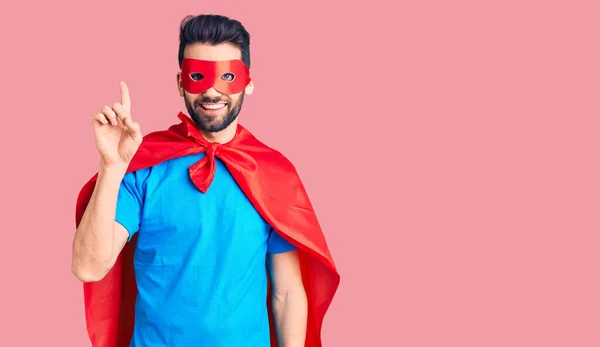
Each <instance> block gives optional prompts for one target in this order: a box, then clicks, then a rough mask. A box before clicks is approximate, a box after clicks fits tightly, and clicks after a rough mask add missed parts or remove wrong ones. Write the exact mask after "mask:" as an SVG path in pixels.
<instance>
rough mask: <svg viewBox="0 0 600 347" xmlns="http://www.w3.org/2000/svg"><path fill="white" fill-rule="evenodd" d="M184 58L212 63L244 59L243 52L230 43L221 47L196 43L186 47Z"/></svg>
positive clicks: (220, 45)
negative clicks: (210, 61)
mask: <svg viewBox="0 0 600 347" xmlns="http://www.w3.org/2000/svg"><path fill="white" fill-rule="evenodd" d="M183 57H184V58H193V59H200V60H212V61H219V60H235V59H242V51H241V50H240V49H239V48H238V47H236V46H234V45H232V44H230V43H222V44H219V45H208V44H204V43H194V44H189V45H187V46H186V47H185V49H184V50H183Z"/></svg>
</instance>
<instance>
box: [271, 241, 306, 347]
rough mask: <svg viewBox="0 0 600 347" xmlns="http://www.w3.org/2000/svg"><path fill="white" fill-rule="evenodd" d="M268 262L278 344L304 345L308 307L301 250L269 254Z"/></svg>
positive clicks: (284, 345) (285, 345)
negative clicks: (300, 258)
mask: <svg viewBox="0 0 600 347" xmlns="http://www.w3.org/2000/svg"><path fill="white" fill-rule="evenodd" d="M267 264H268V267H269V273H270V277H271V287H272V296H271V301H272V304H273V317H274V320H275V331H276V336H277V344H278V345H279V346H280V347H303V346H304V344H305V339H306V324H307V315H308V307H307V298H306V292H305V291H304V284H303V283H302V274H301V271H300V261H299V259H298V251H297V250H293V251H289V252H284V253H276V254H269V256H268V258H267Z"/></svg>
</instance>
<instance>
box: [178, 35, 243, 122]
mask: <svg viewBox="0 0 600 347" xmlns="http://www.w3.org/2000/svg"><path fill="white" fill-rule="evenodd" d="M183 57H184V58H192V59H197V60H204V61H209V62H208V63H204V65H202V64H203V63H201V62H194V63H192V65H191V66H190V68H191V69H192V70H199V69H200V70H201V69H203V68H210V67H211V66H212V67H213V68H212V69H213V70H215V67H216V70H215V71H216V72H217V73H219V71H221V70H223V68H225V69H226V67H225V66H224V65H223V63H219V62H224V61H231V60H241V58H242V52H241V50H240V49H239V48H237V47H236V46H234V45H232V44H229V43H225V44H220V45H216V46H213V45H207V44H202V43H195V44H191V45H188V46H187V47H186V48H185V50H184V53H183ZM213 61H214V62H217V63H210V62H213ZM236 68H237V70H239V69H240V67H239V66H237V67H234V71H237V70H235V69H236ZM223 71H224V70H223ZM196 72H197V71H196ZM222 75H223V76H221V75H219V76H216V78H217V80H218V79H220V78H221V77H222V78H221V80H220V81H218V83H215V85H214V86H211V87H210V88H208V89H206V88H191V93H190V92H189V91H187V90H186V89H190V87H189V85H188V88H186V89H184V86H185V85H186V81H185V80H182V78H183V79H185V78H189V77H186V76H182V75H181V72H179V73H177V85H178V88H179V94H180V95H181V96H182V97H183V98H184V100H185V106H186V108H187V111H188V113H189V114H190V117H191V118H192V120H194V122H195V123H196V124H197V125H198V127H199V128H200V129H202V130H204V131H207V132H220V131H222V130H224V129H227V128H228V127H230V126H235V125H236V124H237V117H238V115H239V113H240V111H241V109H242V104H243V102H244V95H245V94H248V95H250V94H252V91H253V90H254V85H253V83H252V82H250V83H249V84H248V85H247V86H246V87H244V88H243V89H242V88H229V89H228V88H226V87H225V86H226V84H227V83H229V82H230V81H229V80H230V79H231V77H232V75H231V74H227V73H224V74H222ZM192 80H193V81H192ZM199 80H200V77H198V74H197V73H194V74H192V79H190V80H188V81H187V82H188V83H189V82H191V83H194V82H197V81H199ZM236 82H237V81H236ZM204 89H206V90H204ZM232 89H233V90H232ZM240 90H241V91H240ZM228 93H229V94H228Z"/></svg>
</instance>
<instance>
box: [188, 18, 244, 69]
mask: <svg viewBox="0 0 600 347" xmlns="http://www.w3.org/2000/svg"><path fill="white" fill-rule="evenodd" d="M193 43H204V44H210V45H218V44H221V43H231V44H233V45H235V46H237V47H238V48H239V49H240V50H241V51H242V61H243V62H244V64H246V66H248V68H250V34H249V33H248V31H246V29H245V28H244V26H243V25H242V23H240V22H239V21H237V20H235V19H231V18H228V17H225V16H222V15H216V14H202V15H197V16H192V15H189V16H186V17H185V18H184V19H183V20H182V21H181V26H180V29H179V67H181V62H182V61H183V51H184V49H185V47H186V46H187V45H189V44H193Z"/></svg>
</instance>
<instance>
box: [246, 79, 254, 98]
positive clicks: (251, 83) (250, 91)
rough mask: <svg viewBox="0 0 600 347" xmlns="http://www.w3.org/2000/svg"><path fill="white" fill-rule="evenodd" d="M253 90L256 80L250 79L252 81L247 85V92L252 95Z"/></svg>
mask: <svg viewBox="0 0 600 347" xmlns="http://www.w3.org/2000/svg"><path fill="white" fill-rule="evenodd" d="M253 91H254V82H252V81H250V83H248V85H247V86H246V94H247V95H251V94H252V92H253Z"/></svg>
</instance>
